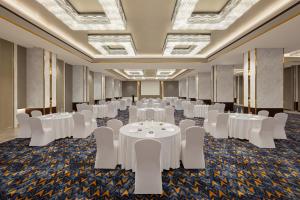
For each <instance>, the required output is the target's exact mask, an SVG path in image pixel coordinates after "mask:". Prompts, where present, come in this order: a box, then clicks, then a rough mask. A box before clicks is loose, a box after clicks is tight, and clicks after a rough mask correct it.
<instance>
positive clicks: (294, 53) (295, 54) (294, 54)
mask: <svg viewBox="0 0 300 200" xmlns="http://www.w3.org/2000/svg"><path fill="white" fill-rule="evenodd" d="M284 57H300V50H296V51H292V52H289V53H286V54H284Z"/></svg>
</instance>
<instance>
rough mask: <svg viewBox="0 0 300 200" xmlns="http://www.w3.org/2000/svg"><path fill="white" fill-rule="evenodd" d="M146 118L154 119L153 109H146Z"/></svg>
mask: <svg viewBox="0 0 300 200" xmlns="http://www.w3.org/2000/svg"><path fill="white" fill-rule="evenodd" d="M146 120H148V121H151V120H154V110H153V109H147V110H146Z"/></svg>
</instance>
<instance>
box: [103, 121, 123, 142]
mask: <svg viewBox="0 0 300 200" xmlns="http://www.w3.org/2000/svg"><path fill="white" fill-rule="evenodd" d="M122 126H123V122H122V121H121V120H118V119H111V120H108V121H107V127H109V128H111V129H112V130H113V131H114V140H118V139H119V133H120V128H121V127H122Z"/></svg>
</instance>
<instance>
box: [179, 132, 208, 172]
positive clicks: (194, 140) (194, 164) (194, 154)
mask: <svg viewBox="0 0 300 200" xmlns="http://www.w3.org/2000/svg"><path fill="white" fill-rule="evenodd" d="M204 135H205V130H204V129H203V128H201V127H199V126H192V127H190V128H187V129H186V140H184V141H182V142H181V149H182V150H181V152H182V154H181V160H182V164H183V166H184V168H186V169H203V168H205V159H204V152H203V146H204Z"/></svg>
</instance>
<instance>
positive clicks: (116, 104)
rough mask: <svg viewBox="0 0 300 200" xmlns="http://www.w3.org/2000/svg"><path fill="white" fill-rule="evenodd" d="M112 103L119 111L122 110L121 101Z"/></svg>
mask: <svg viewBox="0 0 300 200" xmlns="http://www.w3.org/2000/svg"><path fill="white" fill-rule="evenodd" d="M110 103H112V104H113V105H114V106H115V108H116V109H117V110H118V109H120V102H119V101H111V102H110Z"/></svg>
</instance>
